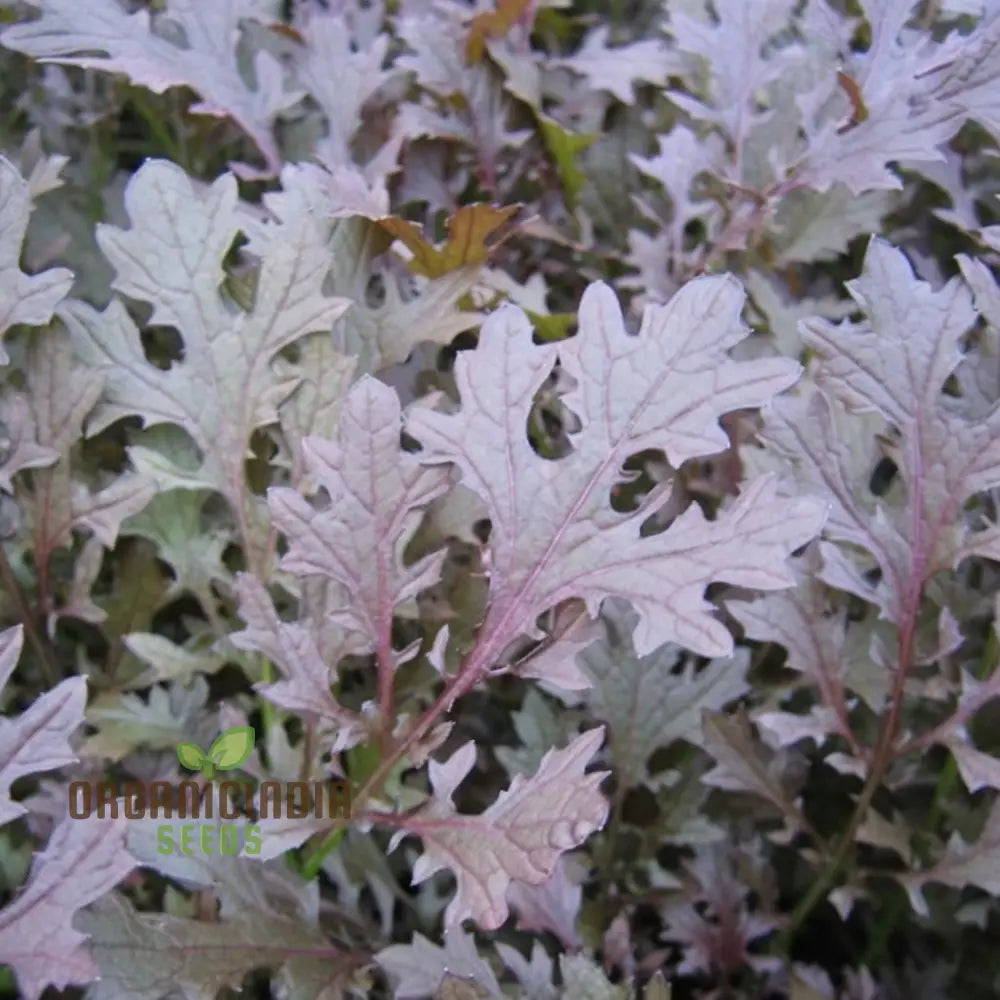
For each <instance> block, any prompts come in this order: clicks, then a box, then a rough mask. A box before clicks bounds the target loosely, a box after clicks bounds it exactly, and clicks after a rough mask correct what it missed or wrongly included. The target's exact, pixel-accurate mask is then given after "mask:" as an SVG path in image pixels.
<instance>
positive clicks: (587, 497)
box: [407, 278, 824, 665]
mask: <svg viewBox="0 0 1000 1000" xmlns="http://www.w3.org/2000/svg"><path fill="white" fill-rule="evenodd" d="M742 305H743V295H742V292H741V290H740V288H739V286H738V284H737V283H736V282H735V281H732V280H731V279H728V278H703V279H699V280H697V281H694V282H691V283H690V284H689V285H687V286H686V287H684V288H683V289H682V290H681V291H680V292H678V293H677V295H676V296H675V297H674V298H673V299H672V300H671V301H670V303H669V304H667V305H665V306H658V307H652V308H649V309H647V311H646V313H645V316H644V319H643V325H642V329H641V331H640V333H639V336H638V337H630V336H628V335H627V334H626V332H625V329H624V325H623V321H622V316H621V312H620V311H619V308H618V303H617V302H616V300H615V298H614V295H613V294H612V292H611V290H610V289H609V288H608V287H607V286H606V285H603V284H600V283H598V284H595V285H592V286H591V287H590V288H589V289H588V290H587V292H586V293H585V295H584V298H583V302H582V303H581V306H580V332H579V334H578V336H577V337H576V338H574V339H573V340H569V341H566V342H565V343H564V344H562V345H559V346H555V345H541V346H535V345H533V344H532V342H531V333H532V331H531V326H530V324H529V323H528V321H527V318H526V317H525V316H524V314H523V313H522V312H521V311H520V310H519V309H517V308H515V307H512V306H505V307H503V308H502V309H500V310H498V311H497V312H496V313H494V314H493V315H492V316H491V317H490V319H489V320H488V321H487V322H486V324H484V327H483V331H482V334H481V336H480V342H479V347H478V348H477V349H476V350H475V351H471V352H465V353H463V354H461V355H460V356H459V358H458V361H457V363H456V375H457V380H458V385H459V391H460V392H461V396H462V408H461V411H460V412H459V413H457V414H444V413H438V412H433V411H430V410H428V409H424V408H420V409H414V410H413V411H412V412H411V413H410V415H409V417H408V420H407V429H408V430H409V432H410V433H412V434H413V435H414V437H416V438H417V439H418V440H419V441H420V442H421V444H422V445H423V447H424V451H423V452H421V453H420V458H421V460H422V461H424V462H427V463H429V464H430V463H435V464H436V463H440V462H453V463H455V464H456V465H457V466H458V467H459V468H460V469H461V471H462V475H463V482H464V484H465V485H466V486H467V487H469V488H470V489H472V490H474V491H475V492H477V493H478V494H479V495H480V496H481V497H482V498H483V500H485V501H486V504H487V508H488V509H489V513H490V519H491V522H492V530H491V535H490V549H491V561H492V574H491V601H490V607H489V612H488V614H487V617H486V621H485V623H484V625H483V635H485V636H487V637H488V642H487V643H485V644H483V645H481V646H480V647H479V648H478V649H477V652H476V653H474V654H473V655H474V657H477V656H478V658H479V659H481V660H482V661H484V665H485V661H487V660H488V659H492V656H493V655H495V652H494V651H496V652H499V650H500V649H502V648H503V647H504V646H506V645H507V644H508V643H509V642H511V641H513V640H514V639H516V638H517V637H518V635H519V634H521V633H531V632H533V631H534V622H535V619H536V618H537V616H538V615H539V614H541V613H542V612H543V611H545V610H547V609H548V608H550V607H553V606H554V605H556V604H558V603H559V602H560V601H562V600H565V599H567V598H570V597H582V598H583V599H584V600H586V602H587V604H588V609H589V611H590V613H591V615H592V616H593V615H594V614H596V611H597V608H598V606H599V603H600V601H601V600H602V599H603V598H605V597H608V596H612V595H617V596H621V597H626V598H628V599H629V600H630V601H631V602H632V604H633V605H634V606H635V608H636V610H637V611H638V612H639V616H640V617H639V624H638V626H637V628H636V633H635V645H636V651H637V652H638V653H639V655H644V654H646V653H649V652H650V651H651V650H652V649H654V648H656V646H658V645H661V644H663V643H664V642H668V641H675V642H680V643H682V644H685V645H687V646H689V647H690V648H692V649H694V650H697V651H698V652H700V653H703V654H705V655H720V654H721V655H727V654H728V653H730V652H731V650H732V640H731V638H730V636H729V633H728V632H727V631H726V629H725V628H724V627H723V626H722V625H721V624H720V623H719V622H718V621H716V620H715V619H714V618H713V617H712V616H711V615H710V614H709V608H708V605H706V603H705V601H704V597H703V595H704V590H705V588H706V587H707V586H708V584H709V583H710V582H712V581H713V580H725V581H728V582H731V583H735V584H740V585H743V586H748V587H759V588H762V589H776V588H781V587H784V586H787V585H788V584H789V583H790V582H791V580H790V578H789V576H788V573H787V570H786V569H785V567H784V559H785V557H786V556H787V555H788V554H789V553H790V552H791V551H792V550H793V549H795V548H796V547H797V546H799V545H801V544H803V543H804V542H805V541H807V540H808V539H809V538H811V537H812V536H813V535H815V533H816V531H817V530H818V529H819V527H820V525H821V523H822V520H823V517H824V511H823V507H822V505H821V504H819V503H817V502H815V501H813V500H811V499H809V498H802V499H797V500H792V501H787V500H780V499H778V497H777V496H776V494H775V484H774V483H773V481H771V480H769V479H768V478H766V477H765V478H762V479H759V480H757V481H755V482H753V483H751V484H749V485H748V486H747V487H746V489H745V491H744V492H743V494H742V495H741V496H740V497H739V499H738V500H736V501H735V503H734V504H733V505H732V506H731V507H730V508H729V509H728V510H726V511H724V512H723V513H722V514H721V515H720V516H719V517H718V518H717V519H716V520H715V521H711V522H709V521H706V520H705V518H704V517H703V516H702V514H701V512H700V511H699V510H698V508H697V507H695V506H691V507H689V508H688V509H687V510H686V511H685V512H684V513H683V514H682V515H681V516H680V517H679V518H677V519H676V521H675V522H674V524H673V525H672V526H671V527H670V529H669V530H667V531H665V532H663V533H662V534H659V535H654V536H652V537H649V538H642V537H640V532H639V528H640V525H641V524H642V522H643V520H645V517H646V516H647V515H648V512H649V511H648V504H647V505H646V506H645V507H644V508H643V509H642V510H641V511H638V512H636V513H634V514H631V515H625V514H617V513H615V512H614V511H613V510H612V509H611V507H610V505H609V504H608V496H609V494H610V491H611V489H612V487H613V486H614V485H615V484H616V482H617V481H618V480H619V479H620V478H621V476H622V473H621V466H622V464H623V463H624V461H625V459H626V458H627V457H628V456H629V455H631V454H634V453H636V452H639V451H642V450H643V449H646V448H662V449H664V450H665V451H666V452H667V455H668V458H669V459H670V461H671V462H672V463H673V464H674V465H675V466H676V465H679V464H680V463H682V462H683V461H685V460H687V459H689V458H692V457H694V456H699V455H707V454H712V453H715V452H719V451H723V450H724V449H725V448H726V447H727V446H728V438H727V437H726V435H725V433H724V431H723V430H722V428H721V427H720V426H719V423H718V418H719V416H720V415H721V414H723V413H725V412H728V411H730V410H734V409H738V408H741V407H745V406H754V405H759V404H760V403H762V402H764V401H765V400H767V399H769V398H770V397H771V396H772V395H774V394H775V393H777V392H780V391H781V390H782V389H783V388H785V387H787V386H788V385H790V384H791V383H792V382H794V380H795V378H796V377H797V371H798V369H797V366H796V365H795V364H794V363H789V362H788V361H786V360H785V359H774V360H761V361H752V362H743V363H740V362H734V361H731V360H730V359H729V358H728V357H727V351H728V349H729V348H730V347H732V346H734V345H735V344H736V343H738V342H739V341H740V340H742V339H743V338H744V337H745V336H746V328H745V327H744V326H743V324H742V323H741V322H740V318H739V316H740V311H741V309H742ZM557 355H558V356H559V357H560V360H561V361H562V363H563V365H564V366H565V368H566V370H567V371H568V373H569V374H570V375H571V376H572V377H573V378H574V379H575V380H576V388H575V389H574V390H573V391H572V392H571V393H569V394H568V395H567V396H566V397H565V400H566V402H567V404H568V405H569V406H570V407H571V408H572V409H573V410H574V411H575V412H576V413H577V414H578V415H579V416H580V417H581V419H582V420H583V429H582V430H581V431H580V432H579V433H578V434H575V435H573V437H572V440H573V445H574V451H573V453H572V454H571V455H569V456H567V457H566V458H564V459H561V460H558V461H547V460H546V459H543V458H542V457H540V456H539V455H537V454H536V453H535V452H534V451H533V450H532V448H531V445H530V444H529V442H528V439H527V437H526V435H525V430H524V429H525V426H526V423H527V419H528V413H529V410H530V407H531V401H532V398H533V396H534V394H535V393H536V392H537V391H538V389H539V388H540V387H541V385H542V383H543V382H544V381H545V379H546V378H547V377H548V375H549V373H550V371H551V369H552V366H553V364H554V362H555V360H556V357H557ZM477 662H478V660H477Z"/></svg>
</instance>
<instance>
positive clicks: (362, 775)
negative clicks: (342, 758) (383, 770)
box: [347, 743, 382, 785]
mask: <svg viewBox="0 0 1000 1000" xmlns="http://www.w3.org/2000/svg"><path fill="white" fill-rule="evenodd" d="M381 763H382V753H381V751H380V749H379V747H378V744H376V743H359V744H358V745H357V746H354V747H351V749H350V750H348V751H347V773H348V774H349V775H350V776H351V781H353V782H356V783H357V784H361V785H363V784H364V783H365V782H366V781H367V780H368V779H369V778H370V777H371V776H372V775H373V774H374V773H375V769H376V768H377V767H378V766H379V764H381Z"/></svg>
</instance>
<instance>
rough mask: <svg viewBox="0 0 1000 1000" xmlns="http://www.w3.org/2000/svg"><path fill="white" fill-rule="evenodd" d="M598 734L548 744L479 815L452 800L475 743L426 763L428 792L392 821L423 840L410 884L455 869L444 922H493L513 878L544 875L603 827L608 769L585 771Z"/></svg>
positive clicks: (501, 913)
mask: <svg viewBox="0 0 1000 1000" xmlns="http://www.w3.org/2000/svg"><path fill="white" fill-rule="evenodd" d="M603 738H604V730H603V729H602V728H597V729H591V730H590V731H589V732H586V733H584V734H582V735H581V736H578V737H577V738H576V739H575V740H574V741H573V742H572V743H571V744H570V745H569V746H568V747H566V748H565V749H562V750H550V751H549V752H548V753H547V754H546V755H545V757H544V758H543V760H542V763H541V765H540V766H539V768H538V771H537V773H536V774H535V775H534V776H533V777H531V778H528V779H525V778H524V777H523V776H521V775H517V776H516V777H515V778H514V780H513V781H512V782H511V784H510V787H509V788H507V790H506V791H504V792H502V793H501V794H500V797H499V798H498V799H497V800H496V802H494V803H493V805H491V806H490V807H489V809H487V810H486V811H485V812H484V813H483V814H482V815H481V816H465V815H461V814H459V813H457V812H456V811H455V807H454V805H453V804H452V801H451V797H452V794H453V793H454V791H455V789H456V788H457V787H458V785H459V784H461V782H462V780H463V779H464V778H465V777H466V776H467V775H468V773H469V771H470V770H471V768H472V765H473V763H474V760H475V744H473V743H472V742H471V741H470V742H468V743H466V744H465V745H464V746H463V747H461V748H460V749H459V750H457V751H456V752H455V753H454V754H453V755H452V756H451V757H450V758H449V759H448V760H447V761H445V762H444V763H438V762H436V761H432V762H431V765H430V776H431V784H432V785H433V787H434V797H433V798H432V799H431V801H430V802H429V803H428V804H427V805H425V806H423V807H421V808H420V809H418V810H417V811H416V812H415V813H412V814H411V815H409V816H407V817H404V818H401V819H400V820H399V827H400V830H401V831H405V832H407V833H413V834H416V835H418V836H419V837H420V838H421V839H422V840H423V844H424V853H423V854H422V855H421V856H420V858H419V859H418V860H417V863H416V865H415V866H414V869H413V881H414V882H415V883H417V882H422V881H424V879H427V878H429V877H430V876H431V875H433V874H434V873H435V872H436V871H440V870H441V869H442V868H448V869H450V870H451V871H452V873H453V874H454V875H455V878H456V880H457V882H458V890H457V892H456V894H455V898H454V899H453V900H452V901H451V903H450V904H449V905H448V909H447V911H446V912H445V924H446V925H447V926H449V927H450V926H456V925H459V924H461V923H462V921H464V920H466V919H469V918H471V919H473V920H475V922H476V923H477V924H478V925H479V926H480V927H482V928H483V929H485V930H494V929H495V928H497V927H499V926H500V925H501V924H502V923H503V922H504V921H505V920H506V919H507V914H508V907H507V899H506V895H507V891H508V888H509V886H510V884H511V882H512V881H518V882H523V883H526V884H527V885H540V884H541V883H542V882H545V881H547V880H548V879H549V878H551V877H552V874H553V872H554V871H555V866H556V864H557V862H558V860H559V857H560V855H561V854H562V853H563V852H564V851H569V850H572V849H573V848H574V847H578V846H579V845H580V844H582V843H583V842H584V841H585V840H586V839H587V837H589V836H590V834H591V833H593V832H594V831H595V830H599V829H600V828H601V827H602V826H603V825H604V822H605V820H606V819H607V815H608V803H607V800H606V799H605V798H604V796H603V795H602V794H601V793H600V791H599V786H600V784H601V782H602V781H603V780H604V778H605V776H606V775H607V773H608V772H607V771H594V772H591V773H590V774H584V768H585V767H586V765H587V763H588V762H589V761H590V759H591V758H592V757H593V756H594V754H595V753H596V752H597V749H598V747H599V746H600V744H601V741H602V740H603ZM459 817H461V821H460V822H459V821H458V818H459Z"/></svg>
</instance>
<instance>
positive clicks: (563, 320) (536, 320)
mask: <svg viewBox="0 0 1000 1000" xmlns="http://www.w3.org/2000/svg"><path fill="white" fill-rule="evenodd" d="M525 312H526V313H527V314H528V319H530V320H531V325H532V326H533V327H534V328H535V333H536V334H538V338H539V340H541V341H543V342H544V343H546V344H551V343H553V342H554V341H557V340H565V339H566V338H567V337H568V336H569V334H570V330H572V328H573V327H574V326H575V325H576V313H550V314H549V315H547V316H546V315H543V314H542V313H536V312H532V311H531V310H530V309H525Z"/></svg>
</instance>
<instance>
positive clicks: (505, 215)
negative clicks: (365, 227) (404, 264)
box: [379, 203, 521, 278]
mask: <svg viewBox="0 0 1000 1000" xmlns="http://www.w3.org/2000/svg"><path fill="white" fill-rule="evenodd" d="M520 208H521V206H520V205H506V206H504V207H503V208H496V207H495V206H493V205H487V204H485V203H479V204H476V205H463V206H462V207H461V208H460V209H459V210H458V211H457V212H456V213H455V214H454V215H453V216H452V217H451V218H450V219H449V220H448V239H447V240H445V243H444V245H443V246H442V247H435V246H433V245H432V244H430V243H428V242H427V240H426V239H424V237H423V234H422V233H421V232H420V229H419V228H418V227H417V226H415V225H414V224H413V223H412V222H407V221H406V220H405V219H397V218H395V217H392V216H390V217H389V218H386V219H380V220H379V224H380V225H381V226H382V227H383V228H384V229H386V230H387V231H388V232H390V233H391V234H392V235H393V236H395V237H396V239H398V240H400V241H401V242H402V243H403V244H404V245H405V246H406V247H407V249H408V250H410V251H412V253H413V258H412V259H411V260H410V262H409V263H410V270H411V271H414V272H416V273H417V274H423V275H426V276H427V277H428V278H440V277H441V276H442V275H445V274H448V273H449V272H450V271H457V270H459V269H460V268H463V267H465V266H467V265H469V264H483V263H485V262H486V260H487V258H488V257H489V254H490V251H491V250H492V249H493V248H494V247H496V246H497V245H498V244H499V243H501V242H503V240H504V239H506V238H507V237H508V236H509V235H510V229H509V228H508V226H507V224H509V223H510V222H511V220H512V219H513V218H514V216H515V215H517V213H518V211H519V210H520Z"/></svg>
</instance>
